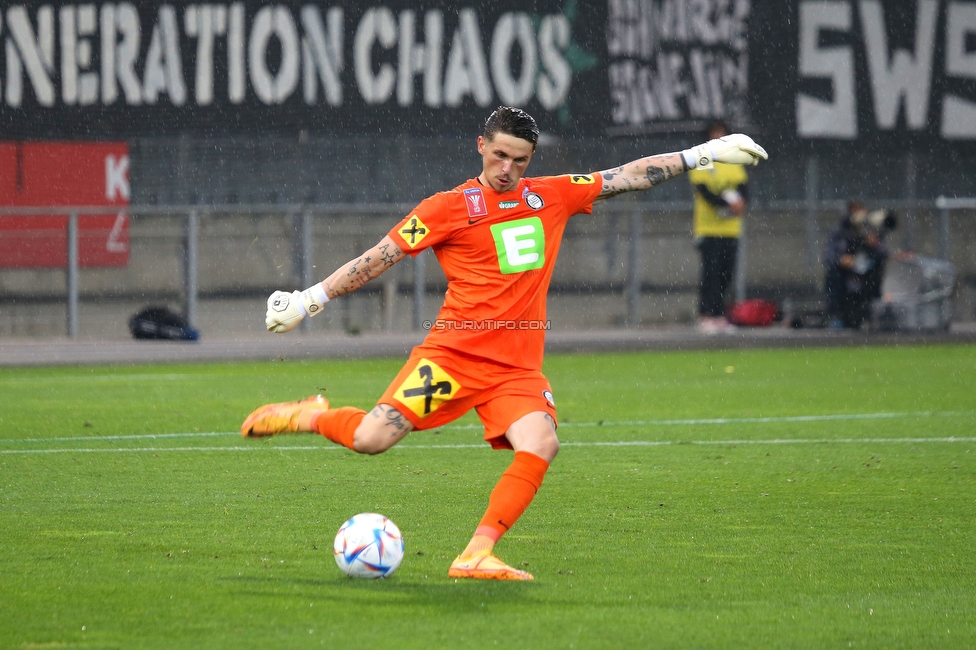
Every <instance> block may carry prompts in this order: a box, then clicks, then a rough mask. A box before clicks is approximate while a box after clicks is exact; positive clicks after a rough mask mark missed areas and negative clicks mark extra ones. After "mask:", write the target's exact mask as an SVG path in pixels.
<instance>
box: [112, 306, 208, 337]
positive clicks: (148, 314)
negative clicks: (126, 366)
mask: <svg viewBox="0 0 976 650" xmlns="http://www.w3.org/2000/svg"><path fill="white" fill-rule="evenodd" d="M129 331H130V332H132V337H133V338H136V339H152V340H166V341H196V340H197V339H199V338H200V332H199V331H197V330H195V329H194V328H192V327H190V326H189V325H188V324H187V322H186V319H184V318H183V317H182V316H180V315H179V314H177V313H175V312H173V311H172V310H171V309H169V308H168V307H158V306H157V307H146V308H145V309H143V310H142V311H140V312H139V313H138V314H135V315H134V316H133V317H132V318H130V319H129Z"/></svg>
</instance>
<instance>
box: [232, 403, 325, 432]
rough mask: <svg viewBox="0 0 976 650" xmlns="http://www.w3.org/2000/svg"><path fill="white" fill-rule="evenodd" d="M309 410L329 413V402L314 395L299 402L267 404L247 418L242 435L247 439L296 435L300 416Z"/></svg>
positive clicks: (242, 428) (242, 427) (242, 426)
mask: <svg viewBox="0 0 976 650" xmlns="http://www.w3.org/2000/svg"><path fill="white" fill-rule="evenodd" d="M308 409H314V410H316V411H327V410H329V400H327V399H325V398H324V397H322V396H321V395H313V396H312V397H306V398H305V399H303V400H299V401H297V402H279V403H277V404H265V405H264V406H261V407H259V408H257V409H255V410H254V411H253V412H252V413H251V414H250V415H249V416H247V419H246V420H244V424H242V425H241V435H242V436H244V437H245V438H257V437H260V436H273V435H275V434H277V433H296V432H297V431H298V416H299V414H300V413H301V412H302V411H304V410H308Z"/></svg>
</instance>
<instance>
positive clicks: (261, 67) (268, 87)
mask: <svg viewBox="0 0 976 650" xmlns="http://www.w3.org/2000/svg"><path fill="white" fill-rule="evenodd" d="M272 37H274V38H275V39H276V40H277V41H278V43H279V44H280V45H281V63H280V64H279V66H278V71H277V73H273V72H272V71H271V70H269V69H268V61H267V58H268V57H267V55H268V48H269V46H270V42H271V39H272ZM248 69H249V70H250V73H251V84H252V85H253V86H254V94H256V95H257V96H258V99H260V100H261V101H262V102H264V103H265V104H281V103H282V102H284V101H285V100H286V99H288V97H289V96H291V94H292V92H293V91H294V90H295V88H296V87H297V86H298V29H297V28H296V27H295V19H294V18H293V17H292V15H291V12H290V11H288V10H287V9H285V8H284V7H282V6H276V7H262V8H261V9H260V10H259V11H258V13H257V14H256V15H255V16H254V23H253V25H252V29H251V38H250V41H249V43H248Z"/></svg>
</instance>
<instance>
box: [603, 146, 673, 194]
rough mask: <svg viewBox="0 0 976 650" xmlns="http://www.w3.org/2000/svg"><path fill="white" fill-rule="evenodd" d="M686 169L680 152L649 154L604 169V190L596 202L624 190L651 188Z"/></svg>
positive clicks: (621, 192) (635, 190)
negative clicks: (624, 163)
mask: <svg viewBox="0 0 976 650" xmlns="http://www.w3.org/2000/svg"><path fill="white" fill-rule="evenodd" d="M686 171H688V166H687V165H686V164H685V161H684V159H683V158H682V155H681V154H680V153H666V154H660V155H657V156H648V157H646V158H640V159H639V160H634V161H632V162H629V163H627V164H626V165H621V166H620V167H614V168H613V169H608V170H606V171H602V172H600V176H602V177H603V191H601V192H600V194H599V196H597V197H596V200H595V201H594V203H599V202H600V201H605V200H607V199H609V198H611V197H614V196H617V195H618V194H623V193H624V192H637V191H640V190H649V189H651V188H652V187H654V186H655V185H660V184H661V183H663V182H664V181H667V180H671V179H672V178H674V177H675V176H677V175H679V174H683V173H684V172H686Z"/></svg>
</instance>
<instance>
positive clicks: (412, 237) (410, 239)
mask: <svg viewBox="0 0 976 650" xmlns="http://www.w3.org/2000/svg"><path fill="white" fill-rule="evenodd" d="M397 232H398V233H399V234H400V236H401V237H403V241H404V242H406V244H407V246H408V247H410V248H416V247H417V246H418V245H419V244H420V242H422V241H423V239H424V237H426V236H427V234H428V233H429V232H430V229H429V228H428V227H427V226H425V225H424V222H423V221H421V220H420V217H418V216H417V215H412V216H411V217H410V218H409V219H407V222H406V223H405V224H403V227H402V228H400V230H398V231H397Z"/></svg>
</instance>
